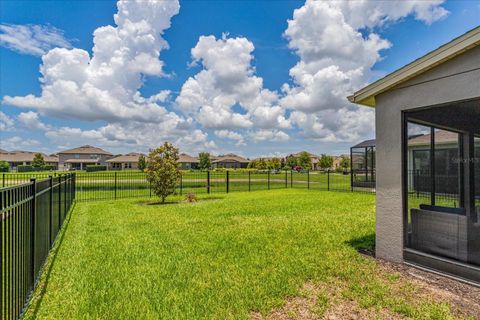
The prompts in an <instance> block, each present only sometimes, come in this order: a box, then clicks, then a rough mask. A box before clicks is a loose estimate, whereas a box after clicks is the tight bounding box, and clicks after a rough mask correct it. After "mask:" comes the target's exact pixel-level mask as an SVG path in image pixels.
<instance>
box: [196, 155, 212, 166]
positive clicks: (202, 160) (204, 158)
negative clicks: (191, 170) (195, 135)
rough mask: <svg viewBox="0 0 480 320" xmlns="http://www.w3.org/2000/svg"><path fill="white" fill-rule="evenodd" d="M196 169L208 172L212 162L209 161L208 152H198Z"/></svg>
mask: <svg viewBox="0 0 480 320" xmlns="http://www.w3.org/2000/svg"><path fill="white" fill-rule="evenodd" d="M198 161H199V164H198V167H199V168H200V169H202V170H208V169H210V167H211V166H212V162H211V161H210V153H208V152H200V153H199V154H198Z"/></svg>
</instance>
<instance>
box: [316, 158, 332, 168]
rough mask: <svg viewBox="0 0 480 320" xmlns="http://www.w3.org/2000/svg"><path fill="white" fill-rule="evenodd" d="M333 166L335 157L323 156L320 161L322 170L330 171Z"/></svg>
mask: <svg viewBox="0 0 480 320" xmlns="http://www.w3.org/2000/svg"><path fill="white" fill-rule="evenodd" d="M332 165H333V157H331V156H327V155H326V154H322V156H321V157H320V161H319V166H320V168H322V169H330V168H331V167H332Z"/></svg>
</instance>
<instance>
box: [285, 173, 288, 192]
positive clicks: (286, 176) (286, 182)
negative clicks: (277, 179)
mask: <svg viewBox="0 0 480 320" xmlns="http://www.w3.org/2000/svg"><path fill="white" fill-rule="evenodd" d="M286 188H288V171H287V170H285V189H286Z"/></svg>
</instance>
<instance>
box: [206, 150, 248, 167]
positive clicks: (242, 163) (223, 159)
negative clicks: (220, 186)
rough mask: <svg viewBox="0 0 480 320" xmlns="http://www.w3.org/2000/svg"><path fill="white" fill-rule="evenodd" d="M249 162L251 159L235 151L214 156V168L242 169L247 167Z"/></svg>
mask: <svg viewBox="0 0 480 320" xmlns="http://www.w3.org/2000/svg"><path fill="white" fill-rule="evenodd" d="M249 163H250V160H248V159H245V158H243V157H240V156H237V155H236V154H233V153H229V154H226V155H223V156H218V157H214V158H212V166H213V168H225V169H242V168H247V166H248V164H249Z"/></svg>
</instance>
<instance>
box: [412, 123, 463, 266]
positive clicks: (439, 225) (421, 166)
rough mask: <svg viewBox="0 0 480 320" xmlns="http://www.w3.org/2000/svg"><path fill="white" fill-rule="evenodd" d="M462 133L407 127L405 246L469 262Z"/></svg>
mask: <svg viewBox="0 0 480 320" xmlns="http://www.w3.org/2000/svg"><path fill="white" fill-rule="evenodd" d="M462 137H463V135H462V134H461V133H457V132H453V131H449V130H443V129H439V128H435V127H433V126H429V125H425V124H418V123H415V122H413V121H411V122H408V123H407V136H406V140H407V141H406V150H405V152H406V153H407V157H406V159H407V178H406V182H407V188H406V189H407V199H406V201H407V227H406V233H405V234H406V239H405V240H406V247H407V248H410V249H413V250H417V251H420V252H423V253H428V254H431V255H436V256H440V257H445V258H451V259H456V260H460V261H467V259H468V256H467V252H468V247H467V220H466V211H465V207H464V203H463V188H462V185H461V182H462V179H461V168H462V166H461V164H462V160H461V159H462V154H461V150H462V148H461V144H460V142H461V141H462V140H461V139H462Z"/></svg>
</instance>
